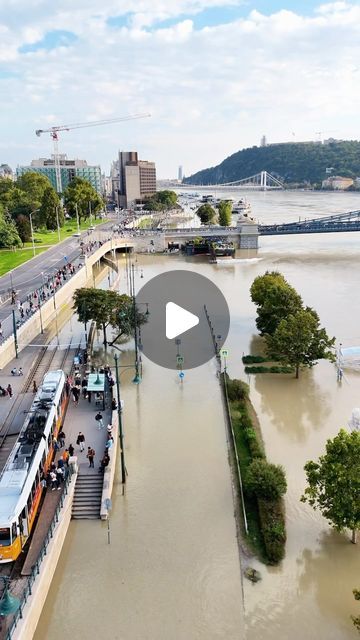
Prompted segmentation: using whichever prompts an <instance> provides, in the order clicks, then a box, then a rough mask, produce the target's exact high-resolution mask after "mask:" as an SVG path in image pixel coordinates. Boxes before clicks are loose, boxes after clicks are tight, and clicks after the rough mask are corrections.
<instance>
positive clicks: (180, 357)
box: [176, 356, 184, 364]
mask: <svg viewBox="0 0 360 640" xmlns="http://www.w3.org/2000/svg"><path fill="white" fill-rule="evenodd" d="M176 362H177V364H184V358H183V356H176Z"/></svg>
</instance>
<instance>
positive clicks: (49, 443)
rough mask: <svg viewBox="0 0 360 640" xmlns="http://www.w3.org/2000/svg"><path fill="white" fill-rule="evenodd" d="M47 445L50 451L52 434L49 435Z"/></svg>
mask: <svg viewBox="0 0 360 640" xmlns="http://www.w3.org/2000/svg"><path fill="white" fill-rule="evenodd" d="M47 443H48V449H50V447H51V433H49V436H48V439H47Z"/></svg>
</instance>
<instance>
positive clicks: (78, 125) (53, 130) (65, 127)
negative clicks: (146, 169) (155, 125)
mask: <svg viewBox="0 0 360 640" xmlns="http://www.w3.org/2000/svg"><path fill="white" fill-rule="evenodd" d="M150 117H151V114H150V113H135V114H133V115H128V116H122V117H121V118H110V119H109V120H92V121H91V120H90V121H89V122H75V123H74V124H60V125H54V126H53V127H50V128H49V129H36V131H35V133H36V135H37V136H38V137H40V136H41V134H42V133H50V136H51V138H52V140H53V143H54V164H55V175H56V190H57V192H58V193H61V192H62V184H61V168H60V160H59V147H58V142H59V136H58V133H59V131H71V130H72V129H85V128H86V127H98V126H100V125H103V124H115V123H116V122H126V121H127V120H138V119H139V118H150Z"/></svg>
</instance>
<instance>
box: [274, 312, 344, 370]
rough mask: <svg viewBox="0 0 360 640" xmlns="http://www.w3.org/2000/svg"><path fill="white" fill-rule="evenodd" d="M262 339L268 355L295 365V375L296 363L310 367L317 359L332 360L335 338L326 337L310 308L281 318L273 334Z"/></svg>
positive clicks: (333, 357)
mask: <svg viewBox="0 0 360 640" xmlns="http://www.w3.org/2000/svg"><path fill="white" fill-rule="evenodd" d="M265 339H266V345H267V351H268V354H269V357H271V358H273V359H274V360H279V361H280V362H284V363H286V364H289V365H292V366H293V367H295V371H296V378H298V377H299V372H300V367H312V366H314V364H315V363H316V362H317V360H322V359H327V360H330V361H332V362H333V361H334V360H335V355H334V353H333V351H332V348H333V347H334V344H335V338H329V336H328V335H327V333H326V331H325V329H324V328H322V327H320V320H319V316H318V315H317V313H316V312H315V311H314V310H313V309H310V308H306V309H302V310H301V311H297V313H295V314H293V315H289V316H288V317H287V318H284V319H283V320H281V322H280V323H279V325H278V326H277V328H276V330H275V332H274V334H273V335H267V336H266V338H265Z"/></svg>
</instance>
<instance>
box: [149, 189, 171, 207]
mask: <svg viewBox="0 0 360 640" xmlns="http://www.w3.org/2000/svg"><path fill="white" fill-rule="evenodd" d="M177 206H178V205H177V194H176V193H175V191H170V190H169V189H164V190H163V191H157V192H156V193H154V195H152V196H150V198H147V199H146V200H145V202H144V209H145V210H146V211H167V210H169V209H175V208H176V207H177Z"/></svg>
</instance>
